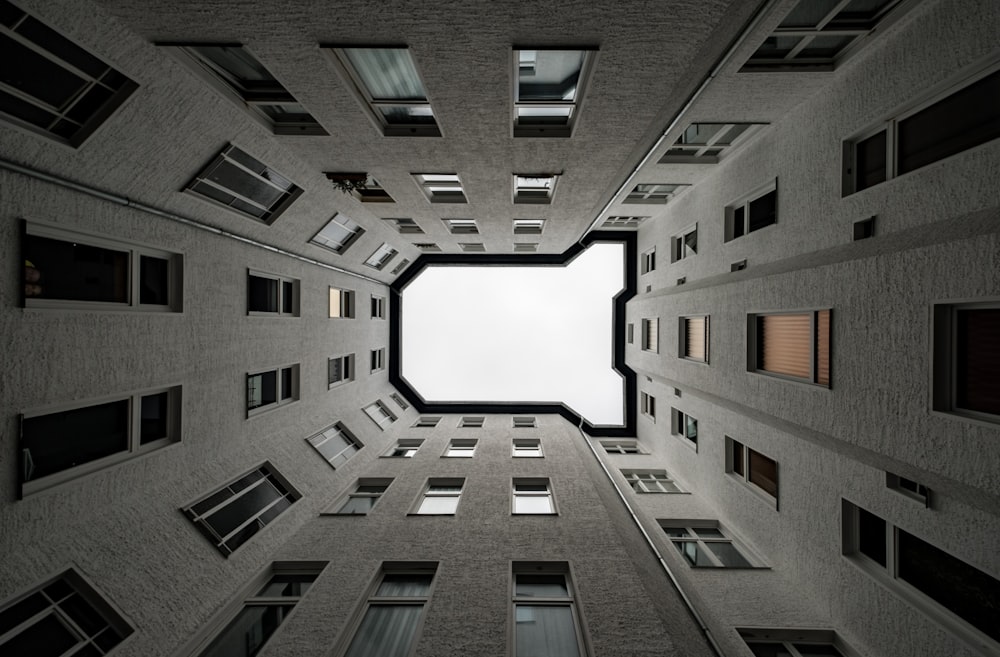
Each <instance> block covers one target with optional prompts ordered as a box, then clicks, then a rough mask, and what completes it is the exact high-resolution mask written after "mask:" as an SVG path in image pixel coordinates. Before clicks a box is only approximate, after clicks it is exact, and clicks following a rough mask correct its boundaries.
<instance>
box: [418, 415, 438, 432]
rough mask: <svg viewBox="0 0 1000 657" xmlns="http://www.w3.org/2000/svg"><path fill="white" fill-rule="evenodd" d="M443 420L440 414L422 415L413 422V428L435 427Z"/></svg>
mask: <svg viewBox="0 0 1000 657" xmlns="http://www.w3.org/2000/svg"><path fill="white" fill-rule="evenodd" d="M440 421H441V416H440V415H421V416H419V417H417V419H416V420H415V421H414V422H413V425H412V426H413V428H417V429H433V428H434V427H436V426H437V425H438V423H439V422H440Z"/></svg>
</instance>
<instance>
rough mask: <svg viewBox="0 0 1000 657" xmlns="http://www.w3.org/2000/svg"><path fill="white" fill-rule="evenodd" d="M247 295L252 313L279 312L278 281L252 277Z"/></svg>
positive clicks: (248, 283)
mask: <svg viewBox="0 0 1000 657" xmlns="http://www.w3.org/2000/svg"><path fill="white" fill-rule="evenodd" d="M247 288H248V290H247V294H248V300H249V304H250V310H251V311H252V312H263V313H276V312H278V281H277V280H275V279H273V278H264V277H263V276H253V275H251V276H250V278H249V281H248V282H247Z"/></svg>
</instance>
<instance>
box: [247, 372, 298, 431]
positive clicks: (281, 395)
mask: <svg viewBox="0 0 1000 657" xmlns="http://www.w3.org/2000/svg"><path fill="white" fill-rule="evenodd" d="M300 369H301V368H300V367H299V363H292V364H287V365H279V366H277V367H268V368H265V369H262V370H257V371H254V372H247V373H246V376H245V377H244V380H245V389H246V405H245V408H246V417H247V419H250V418H252V417H256V416H258V415H261V414H262V413H267V412H268V411H273V410H274V409H276V408H278V407H280V406H288V405H289V404H294V403H295V402H297V401H299V393H300V389H299V381H300V379H299V377H300V375H301V372H300ZM285 370H291V371H292V373H291V374H290V375H289V376H290V377H291V383H290V384H289V385H290V387H291V389H290V390H286V389H285V388H286V383H285V381H284V378H283V377H284V374H283V373H284V371H285ZM271 372H274V375H275V384H274V385H275V396H276V400H275V401H273V402H270V403H267V404H264V403H261V404H260V405H258V406H255V407H253V408H251V407H250V402H251V395H250V379H251V378H252V377H255V376H261V375H264V374H269V373H271ZM286 394H287V396H286Z"/></svg>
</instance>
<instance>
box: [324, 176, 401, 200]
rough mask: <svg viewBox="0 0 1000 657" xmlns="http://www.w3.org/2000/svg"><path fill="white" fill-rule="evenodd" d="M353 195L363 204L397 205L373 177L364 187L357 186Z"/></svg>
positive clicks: (352, 191) (368, 179)
mask: <svg viewBox="0 0 1000 657" xmlns="http://www.w3.org/2000/svg"><path fill="white" fill-rule="evenodd" d="M330 175H331V174H327V176H330ZM333 175H336V174H333ZM351 194H353V196H354V198H356V199H358V200H359V201H361V202H362V203H395V201H394V200H393V199H392V196H390V195H389V192H387V191H385V188H384V187H382V184H381V183H380V182H379V181H377V180H375V179H374V178H372V177H371V176H367V179H366V180H365V184H364V186H360V187H358V186H355V187H354V189H353V190H351Z"/></svg>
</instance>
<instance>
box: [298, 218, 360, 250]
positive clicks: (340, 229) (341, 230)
mask: <svg viewBox="0 0 1000 657" xmlns="http://www.w3.org/2000/svg"><path fill="white" fill-rule="evenodd" d="M364 234H365V229H364V228H362V227H361V226H360V225H359V224H358V223H357V222H356V221H354V220H353V219H349V218H348V217H345V216H344V215H342V214H335V215H333V217H332V218H331V219H330V221H328V222H327V223H326V225H325V226H323V227H322V228H321V229H320V231H319V232H318V233H316V234H315V235H313V236H312V239H310V240H309V243H310V244H315V245H316V246H321V247H323V248H324V249H329V250H330V251H333V252H334V253H338V254H340V255H343V254H344V253H345V252H346V251H347V249H348V247H350V246H351V245H352V244H354V243H355V242H356V241H357V240H358V238H359V237H361V236H362V235H364Z"/></svg>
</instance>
